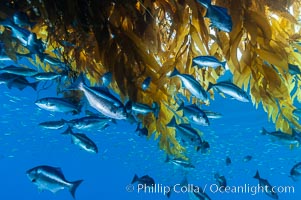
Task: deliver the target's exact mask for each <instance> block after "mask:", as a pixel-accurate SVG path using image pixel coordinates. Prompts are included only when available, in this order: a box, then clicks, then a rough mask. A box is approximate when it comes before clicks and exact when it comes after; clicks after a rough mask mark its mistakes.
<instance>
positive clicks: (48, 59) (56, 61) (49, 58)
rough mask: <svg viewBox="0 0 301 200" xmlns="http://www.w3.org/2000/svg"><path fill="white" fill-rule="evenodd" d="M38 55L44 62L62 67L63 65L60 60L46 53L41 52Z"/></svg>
mask: <svg viewBox="0 0 301 200" xmlns="http://www.w3.org/2000/svg"><path fill="white" fill-rule="evenodd" d="M40 57H41V60H42V61H43V62H44V63H48V64H49V65H52V66H58V67H64V66H65V63H64V62H62V61H60V60H59V59H58V58H55V57H52V56H50V55H48V54H42V55H41V56H40Z"/></svg>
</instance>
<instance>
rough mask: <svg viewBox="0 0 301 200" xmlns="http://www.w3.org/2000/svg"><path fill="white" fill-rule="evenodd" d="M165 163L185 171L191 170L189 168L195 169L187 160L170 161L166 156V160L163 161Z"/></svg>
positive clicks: (175, 159)
mask: <svg viewBox="0 0 301 200" xmlns="http://www.w3.org/2000/svg"><path fill="white" fill-rule="evenodd" d="M165 162H166V163H168V162H169V163H172V164H174V165H176V166H180V167H183V168H186V169H191V168H195V166H194V165H193V164H191V163H190V162H189V161H187V160H183V159H181V158H173V159H170V157H169V156H168V155H167V156H166V160H165Z"/></svg>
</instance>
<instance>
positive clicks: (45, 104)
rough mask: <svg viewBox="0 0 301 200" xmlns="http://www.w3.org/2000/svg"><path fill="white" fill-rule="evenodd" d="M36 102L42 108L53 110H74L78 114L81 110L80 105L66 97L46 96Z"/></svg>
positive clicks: (65, 111)
mask: <svg viewBox="0 0 301 200" xmlns="http://www.w3.org/2000/svg"><path fill="white" fill-rule="evenodd" d="M35 104H36V105H37V106H39V107H40V108H42V109H45V110H48V111H51V112H64V113H67V112H72V113H74V114H77V113H80V111H81V107H80V106H79V105H75V104H73V103H71V102H70V101H68V100H66V99H64V98H56V97H46V98H42V99H39V100H37V101H36V102H35Z"/></svg>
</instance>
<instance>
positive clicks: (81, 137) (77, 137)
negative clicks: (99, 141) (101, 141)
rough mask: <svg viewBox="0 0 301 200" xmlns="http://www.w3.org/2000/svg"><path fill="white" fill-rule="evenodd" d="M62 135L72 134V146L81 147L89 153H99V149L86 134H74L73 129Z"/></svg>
mask: <svg viewBox="0 0 301 200" xmlns="http://www.w3.org/2000/svg"><path fill="white" fill-rule="evenodd" d="M62 134H70V135H71V141H72V144H75V145H77V146H79V147H80V148H81V149H83V150H85V151H87V152H89V153H98V148H97V146H96V144H95V143H94V142H93V141H92V140H91V139H90V138H88V137H87V136H86V135H85V134H82V133H73V131H72V129H71V127H68V129H67V130H66V131H65V132H63V133H62Z"/></svg>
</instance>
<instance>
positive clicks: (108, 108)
mask: <svg viewBox="0 0 301 200" xmlns="http://www.w3.org/2000/svg"><path fill="white" fill-rule="evenodd" d="M69 89H70V90H74V89H78V90H81V91H82V92H83V93H84V95H85V97H86V99H87V100H88V102H89V104H90V105H91V106H92V107H93V108H95V109H96V110H97V111H98V112H100V113H102V114H103V115H105V116H107V117H110V118H113V119H126V117H127V114H126V111H125V108H124V106H123V104H122V103H121V102H120V101H119V100H118V99H117V98H116V97H114V96H113V95H112V94H110V93H109V92H108V91H104V90H103V89H96V88H91V87H88V86H87V85H86V84H85V83H84V82H83V77H82V75H81V76H80V77H79V78H78V79H77V80H76V82H75V83H74V84H73V85H72V86H71V87H70V88H69Z"/></svg>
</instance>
